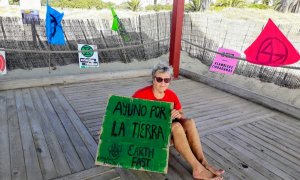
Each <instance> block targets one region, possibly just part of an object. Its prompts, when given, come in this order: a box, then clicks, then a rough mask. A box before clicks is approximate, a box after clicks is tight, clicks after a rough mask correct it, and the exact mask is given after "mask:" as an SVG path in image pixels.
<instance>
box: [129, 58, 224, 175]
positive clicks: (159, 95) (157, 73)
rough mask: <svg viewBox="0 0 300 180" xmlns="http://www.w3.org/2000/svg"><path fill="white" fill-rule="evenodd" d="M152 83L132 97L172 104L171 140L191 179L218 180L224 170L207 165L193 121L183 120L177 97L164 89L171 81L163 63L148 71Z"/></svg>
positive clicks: (169, 73)
mask: <svg viewBox="0 0 300 180" xmlns="http://www.w3.org/2000/svg"><path fill="white" fill-rule="evenodd" d="M152 80H153V85H150V86H147V87H144V88H142V89H139V90H138V91H136V92H135V93H134V95H133V97H134V98H141V99H147V100H156V101H166V102H172V103H174V109H173V110H172V112H171V117H172V119H174V120H173V122H172V138H173V142H174V146H175V148H176V150H177V151H178V152H179V153H180V154H181V155H182V156H183V157H184V158H185V159H186V160H187V161H188V163H189V164H190V165H191V166H192V168H193V177H194V178H196V179H216V180H221V179H222V177H221V175H222V174H223V173H224V170H216V169H215V168H214V167H212V166H210V165H208V162H207V160H206V159H205V157H204V154H203V150H202V146H201V142H200V137H199V134H198V131H197V127H196V124H195V122H194V120H193V119H187V118H185V117H184V114H183V111H182V108H181V103H180V101H179V99H178V97H177V95H176V94H175V93H174V92H173V91H172V90H170V89H168V87H169V85H170V81H171V72H170V68H169V67H168V66H166V65H164V64H157V65H156V66H155V67H154V69H153V70H152Z"/></svg>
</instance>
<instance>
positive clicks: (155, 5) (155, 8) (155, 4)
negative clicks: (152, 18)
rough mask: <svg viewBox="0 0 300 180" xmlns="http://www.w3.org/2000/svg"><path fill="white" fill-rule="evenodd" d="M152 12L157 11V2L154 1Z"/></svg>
mask: <svg viewBox="0 0 300 180" xmlns="http://www.w3.org/2000/svg"><path fill="white" fill-rule="evenodd" d="M154 10H155V11H157V0H154Z"/></svg>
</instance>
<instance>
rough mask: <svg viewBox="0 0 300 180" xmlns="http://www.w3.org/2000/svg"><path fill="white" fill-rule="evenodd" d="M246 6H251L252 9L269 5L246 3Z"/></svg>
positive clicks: (267, 7)
mask: <svg viewBox="0 0 300 180" xmlns="http://www.w3.org/2000/svg"><path fill="white" fill-rule="evenodd" d="M246 7H247V8H253V9H269V8H270V6H268V5H266V4H254V3H251V4H247V6H246Z"/></svg>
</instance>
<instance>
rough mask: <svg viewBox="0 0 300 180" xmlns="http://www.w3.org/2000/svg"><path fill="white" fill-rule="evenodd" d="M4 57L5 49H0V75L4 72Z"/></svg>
mask: <svg viewBox="0 0 300 180" xmlns="http://www.w3.org/2000/svg"><path fill="white" fill-rule="evenodd" d="M6 73H7V71H6V59H5V51H0V75H2V74H6Z"/></svg>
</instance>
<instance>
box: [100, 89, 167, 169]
mask: <svg viewBox="0 0 300 180" xmlns="http://www.w3.org/2000/svg"><path fill="white" fill-rule="evenodd" d="M171 109H172V104H171V103H167V102H159V101H148V100H142V99H135V98H128V97H123V96H115V95H113V96H111V97H110V98H109V101H108V105H107V107H106V113H105V116H104V120H103V124H102V128H101V132H100V139H99V144H98V152H97V157H96V162H95V164H96V165H107V166H115V167H122V168H129V169H135V170H144V171H153V172H159V173H167V170H168V159H169V139H170V136H171Z"/></svg>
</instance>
